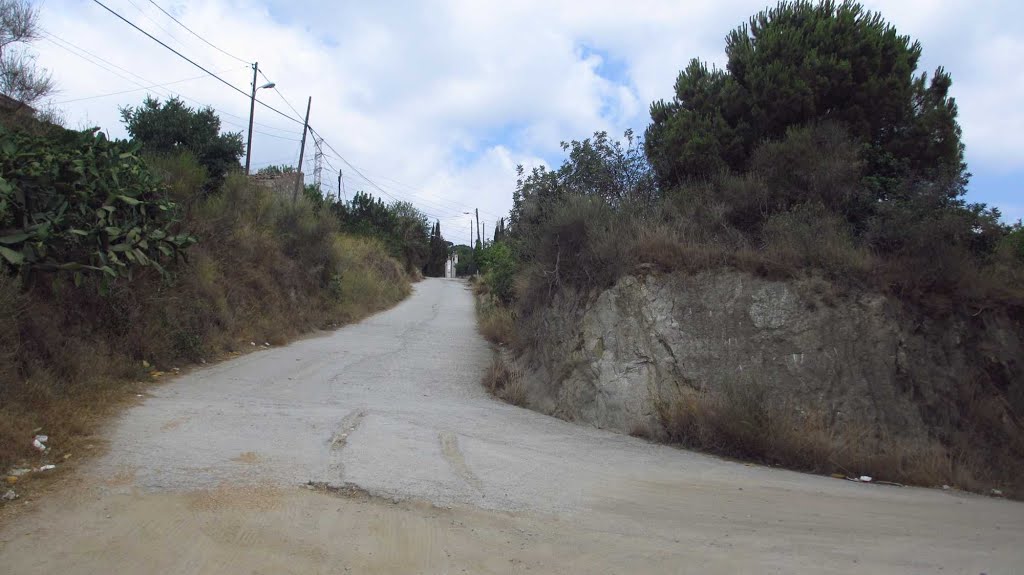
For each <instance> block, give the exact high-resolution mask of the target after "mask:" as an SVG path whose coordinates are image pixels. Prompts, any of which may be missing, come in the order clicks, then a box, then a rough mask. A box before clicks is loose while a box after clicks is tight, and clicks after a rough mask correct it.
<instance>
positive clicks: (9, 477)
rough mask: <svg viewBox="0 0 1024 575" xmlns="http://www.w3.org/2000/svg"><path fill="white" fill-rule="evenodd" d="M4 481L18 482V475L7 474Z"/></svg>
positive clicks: (12, 483)
mask: <svg viewBox="0 0 1024 575" xmlns="http://www.w3.org/2000/svg"><path fill="white" fill-rule="evenodd" d="M6 481H7V485H14V484H15V483H17V482H18V476H17V475H8V476H7V478H6Z"/></svg>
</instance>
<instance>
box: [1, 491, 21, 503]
mask: <svg viewBox="0 0 1024 575" xmlns="http://www.w3.org/2000/svg"><path fill="white" fill-rule="evenodd" d="M17 498H18V494H17V493H15V492H14V490H13V489H8V490H7V493H4V496H3V497H0V499H3V500H4V501H14V500H15V499H17Z"/></svg>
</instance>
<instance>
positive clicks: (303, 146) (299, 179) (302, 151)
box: [292, 96, 313, 204]
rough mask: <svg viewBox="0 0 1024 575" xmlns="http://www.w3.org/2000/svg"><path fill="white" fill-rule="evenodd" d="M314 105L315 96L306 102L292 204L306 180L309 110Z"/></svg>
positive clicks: (297, 197)
mask: <svg viewBox="0 0 1024 575" xmlns="http://www.w3.org/2000/svg"><path fill="white" fill-rule="evenodd" d="M312 105H313V96H310V97H309V100H308V101H307V102H306V122H305V123H304V124H303V125H302V144H301V145H300V146H299V174H298V177H297V178H296V179H295V191H294V192H292V203H293V204H294V203H295V202H296V201H297V200H298V199H299V188H301V187H302V185H303V184H305V183H306V182H304V181H303V180H304V179H305V178H303V177H302V156H303V155H304V154H305V153H306V132H308V131H309V108H310V107H311V106H312Z"/></svg>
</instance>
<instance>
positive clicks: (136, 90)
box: [54, 70, 229, 105]
mask: <svg viewBox="0 0 1024 575" xmlns="http://www.w3.org/2000/svg"><path fill="white" fill-rule="evenodd" d="M227 71H229V70H221V72H227ZM206 77H207V76H206V74H202V75H199V76H193V77H191V78H183V79H181V80H175V81H173V82H164V83H163V84H153V85H150V86H143V87H141V88H132V89H131V90H121V91H120V92H109V93H107V94H97V95H96V96H86V97H84V98H75V99H73V100H62V101H60V102H54V105H60V104H70V103H72V102H81V101H83V100H95V99H97V98H106V97H109V96H120V95H121V94H128V93H131V92H138V91H139V90H152V89H154V88H164V87H167V86H171V85H173V84H181V83H184V82H191V81H193V80H199V79H202V78H206Z"/></svg>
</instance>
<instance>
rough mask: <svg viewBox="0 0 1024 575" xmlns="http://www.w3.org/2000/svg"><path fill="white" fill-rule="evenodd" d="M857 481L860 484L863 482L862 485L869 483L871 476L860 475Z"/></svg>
mask: <svg viewBox="0 0 1024 575" xmlns="http://www.w3.org/2000/svg"><path fill="white" fill-rule="evenodd" d="M857 481H861V482H864V483H871V476H870V475H861V476H860V477H858V478H857Z"/></svg>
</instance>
